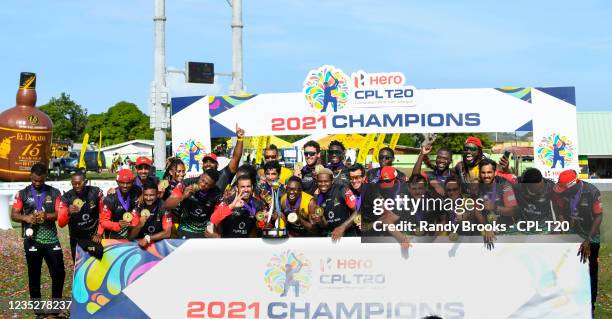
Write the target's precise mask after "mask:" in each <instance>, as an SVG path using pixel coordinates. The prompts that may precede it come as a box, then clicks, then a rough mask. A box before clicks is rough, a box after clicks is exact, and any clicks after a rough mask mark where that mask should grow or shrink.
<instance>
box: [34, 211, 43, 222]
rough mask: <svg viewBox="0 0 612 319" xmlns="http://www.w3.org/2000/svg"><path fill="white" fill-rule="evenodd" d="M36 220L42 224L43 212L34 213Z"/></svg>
mask: <svg viewBox="0 0 612 319" xmlns="http://www.w3.org/2000/svg"><path fill="white" fill-rule="evenodd" d="M36 222H37V223H39V224H42V223H44V222H45V212H43V211H40V212H38V213H37V215H36Z"/></svg>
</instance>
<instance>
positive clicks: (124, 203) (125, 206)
mask: <svg viewBox="0 0 612 319" xmlns="http://www.w3.org/2000/svg"><path fill="white" fill-rule="evenodd" d="M117 198H119V203H121V206H122V207H123V209H124V210H125V211H126V212H129V211H130V200H131V196H130V194H129V193H128V197H127V201H126V200H124V199H123V195H121V191H119V190H118V191H117Z"/></svg>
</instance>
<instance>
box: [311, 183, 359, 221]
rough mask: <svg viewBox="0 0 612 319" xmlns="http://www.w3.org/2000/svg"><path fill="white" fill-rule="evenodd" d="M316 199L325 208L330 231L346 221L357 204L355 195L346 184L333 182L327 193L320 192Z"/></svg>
mask: <svg viewBox="0 0 612 319" xmlns="http://www.w3.org/2000/svg"><path fill="white" fill-rule="evenodd" d="M316 200H317V205H318V206H320V207H321V208H323V210H324V216H325V219H326V220H327V224H328V229H327V230H328V231H329V232H331V231H333V230H334V229H335V228H336V227H338V226H340V225H341V224H342V223H344V222H345V221H346V220H347V219H348V218H349V217H350V216H351V215H352V212H353V210H355V209H356V206H357V200H356V198H355V195H354V194H353V192H351V190H350V189H349V188H348V187H346V186H344V185H336V184H333V185H332V188H331V189H330V190H329V191H328V192H327V193H325V194H318V195H317V197H316Z"/></svg>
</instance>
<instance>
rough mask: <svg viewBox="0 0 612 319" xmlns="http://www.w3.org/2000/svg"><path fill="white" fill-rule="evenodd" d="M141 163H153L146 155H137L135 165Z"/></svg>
mask: <svg viewBox="0 0 612 319" xmlns="http://www.w3.org/2000/svg"><path fill="white" fill-rule="evenodd" d="M142 164H144V165H149V166H151V165H152V164H153V161H151V159H149V158H148V157H146V156H139V157H138V158H137V159H136V166H138V165H142Z"/></svg>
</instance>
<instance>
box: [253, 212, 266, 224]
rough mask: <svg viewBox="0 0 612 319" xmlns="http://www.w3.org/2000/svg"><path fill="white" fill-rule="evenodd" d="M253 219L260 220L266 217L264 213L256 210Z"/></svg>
mask: <svg viewBox="0 0 612 319" xmlns="http://www.w3.org/2000/svg"><path fill="white" fill-rule="evenodd" d="M255 219H257V221H259V222H260V221H262V220H264V219H266V214H265V213H264V212H257V214H255Z"/></svg>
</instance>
